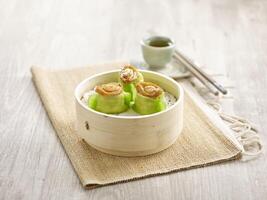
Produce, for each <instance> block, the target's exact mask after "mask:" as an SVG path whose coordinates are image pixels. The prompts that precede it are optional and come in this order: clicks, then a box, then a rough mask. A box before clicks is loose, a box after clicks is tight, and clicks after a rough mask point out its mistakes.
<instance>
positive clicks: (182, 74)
mask: <svg viewBox="0 0 267 200" xmlns="http://www.w3.org/2000/svg"><path fill="white" fill-rule="evenodd" d="M130 63H131V64H133V65H134V66H136V67H138V68H140V69H144V70H150V71H155V72H158V73H161V74H164V75H166V76H169V77H171V78H173V79H182V78H187V77H189V76H190V72H189V71H187V70H186V68H185V67H184V66H183V64H182V63H177V62H174V61H171V62H170V63H169V64H168V65H167V66H166V67H162V68H155V67H149V65H148V64H146V63H145V62H138V61H131V62H130Z"/></svg>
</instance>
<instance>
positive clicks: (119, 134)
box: [75, 70, 184, 157]
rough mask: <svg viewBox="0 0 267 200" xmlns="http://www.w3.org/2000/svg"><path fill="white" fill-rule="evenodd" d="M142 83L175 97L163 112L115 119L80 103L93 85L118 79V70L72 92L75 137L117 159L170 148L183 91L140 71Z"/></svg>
mask: <svg viewBox="0 0 267 200" xmlns="http://www.w3.org/2000/svg"><path fill="white" fill-rule="evenodd" d="M140 72H141V73H142V74H143V76H144V79H145V81H149V82H153V83H156V84H158V85H159V86H160V87H162V88H163V89H164V90H165V91H167V92H169V93H171V94H172V95H174V96H175V97H176V98H177V101H176V102H175V104H174V105H172V106H171V107H169V108H167V109H166V110H164V111H161V112H158V113H154V114H150V115H140V116H118V115H111V114H105V113H100V112H97V111H95V110H93V109H90V108H88V107H87V106H86V105H84V104H83V103H82V101H81V98H82V96H83V94H84V93H85V92H87V91H89V90H92V89H93V88H94V87H95V86H96V85H98V84H103V83H108V82H114V81H117V80H118V73H119V70H113V71H108V72H104V73H100V74H96V75H94V76H91V77H89V78H87V79H85V80H84V81H82V82H81V83H80V84H79V85H78V86H77V87H76V89H75V100H76V120H77V121H76V128H77V134H78V135H79V136H80V137H81V138H83V139H84V140H85V141H86V142H87V143H88V144H89V145H90V146H92V147H93V148H95V149H97V150H99V151H102V152H105V153H108V154H112V155H117V156H129V157H132V156H145V155H150V154H153V153H157V152H160V151H162V150H164V149H166V148H168V147H170V146H171V145H172V144H173V143H174V142H175V141H176V140H177V138H178V137H179V135H180V133H181V131H182V128H183V107H184V105H183V101H184V91H183V88H182V87H181V86H180V85H179V84H178V83H177V82H176V81H174V80H172V79H171V78H169V77H167V76H164V75H162V74H159V73H156V72H151V71H146V70H140Z"/></svg>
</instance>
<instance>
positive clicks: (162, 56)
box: [140, 36, 175, 68]
mask: <svg viewBox="0 0 267 200" xmlns="http://www.w3.org/2000/svg"><path fill="white" fill-rule="evenodd" d="M140 43H141V48H142V53H143V58H144V60H145V62H146V63H147V64H148V65H149V66H150V67H155V68H160V67H165V66H166V64H168V63H169V62H170V61H171V58H172V54H173V52H174V48H175V43H174V41H173V40H172V39H171V38H169V37H165V36H151V37H147V38H144V39H143V40H141V42H140Z"/></svg>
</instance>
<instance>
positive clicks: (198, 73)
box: [173, 49, 227, 95]
mask: <svg viewBox="0 0 267 200" xmlns="http://www.w3.org/2000/svg"><path fill="white" fill-rule="evenodd" d="M173 57H174V58H175V59H177V60H179V61H180V62H182V63H183V64H184V65H185V66H186V68H187V69H188V70H189V71H190V72H191V73H192V74H193V75H194V76H195V77H196V78H197V79H199V80H200V82H201V83H203V84H204V85H205V86H206V87H207V88H208V89H209V90H210V91H211V92H212V93H213V94H215V95H218V91H220V92H221V93H222V94H224V95H225V94H227V90H226V89H225V88H224V87H223V86H222V85H220V84H219V83H218V82H216V81H215V80H214V79H213V78H212V77H210V76H209V75H208V74H206V73H205V72H204V71H203V70H201V69H200V68H199V67H198V66H197V65H196V64H194V62H192V61H191V60H190V59H189V58H187V57H186V56H184V55H183V54H182V53H180V52H179V51H178V50H177V49H176V50H175V51H174V55H173ZM207 82H208V83H210V84H211V85H212V86H214V87H215V88H216V89H217V90H218V91H217V93H216V92H215V91H214V88H213V89H212V87H211V85H210V84H208V83H207Z"/></svg>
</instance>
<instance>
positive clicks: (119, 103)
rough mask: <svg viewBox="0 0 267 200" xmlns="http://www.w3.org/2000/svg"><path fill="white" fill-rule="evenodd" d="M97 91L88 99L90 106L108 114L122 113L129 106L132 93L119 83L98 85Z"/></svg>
mask: <svg viewBox="0 0 267 200" xmlns="http://www.w3.org/2000/svg"><path fill="white" fill-rule="evenodd" d="M95 92H96V93H95V94H93V95H92V96H91V97H89V99H88V107H89V108H92V109H94V110H96V111H99V112H102V113H107V114H118V113H122V112H125V111H126V110H127V109H128V108H129V105H130V101H131V95H130V94H129V93H127V92H124V91H123V89H122V85H121V84H119V83H108V84H103V85H99V86H96V87H95Z"/></svg>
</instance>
